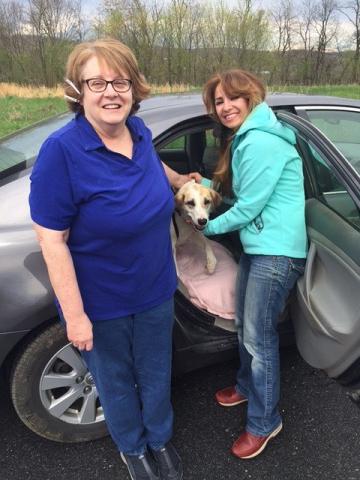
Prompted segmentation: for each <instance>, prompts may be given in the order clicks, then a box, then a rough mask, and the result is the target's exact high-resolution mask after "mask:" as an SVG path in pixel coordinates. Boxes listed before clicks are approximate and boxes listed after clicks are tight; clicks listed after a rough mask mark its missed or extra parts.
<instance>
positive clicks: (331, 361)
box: [0, 94, 360, 442]
mask: <svg viewBox="0 0 360 480" xmlns="http://www.w3.org/2000/svg"><path fill="white" fill-rule="evenodd" d="M267 101H268V103H269V104H270V106H271V107H272V108H273V109H274V111H275V112H276V114H277V116H278V118H279V119H280V120H281V121H282V122H284V123H285V124H287V125H288V126H290V127H291V128H292V129H293V130H294V131H295V133H296V136H297V149H298V151H299V154H300V156H301V158H302V159H303V165H304V177H305V192H306V199H307V200H306V221H307V231H308V237H309V244H310V249H309V255H308V258H307V264H306V270H305V274H304V276H303V277H302V278H300V280H299V281H298V284H297V288H296V290H295V291H294V293H293V295H292V296H291V298H290V301H289V304H288V305H287V308H286V310H285V312H284V314H283V315H282V317H281V318H280V319H279V330H280V333H281V340H282V342H283V343H289V342H291V341H292V340H293V338H294V336H295V339H296V344H297V347H298V349H299V352H300V354H301V355H302V356H303V358H304V359H305V360H306V361H307V362H308V363H309V364H310V365H312V366H313V367H316V368H319V369H322V370H324V371H325V372H326V373H327V374H328V375H329V376H330V377H332V378H336V379H338V380H339V381H341V382H343V383H352V382H356V381H358V380H359V378H360V102H359V101H355V100H345V99H339V98H334V97H316V96H304V95H290V94H289V95H288V94H279V95H270V96H269V97H268V98H267ZM139 115H140V116H141V117H142V118H143V119H144V121H145V123H146V124H147V125H148V126H149V127H150V128H151V129H152V132H153V136H154V144H155V146H156V149H157V151H158V153H159V155H160V158H161V159H162V160H163V161H164V162H166V163H167V164H168V165H169V166H171V167H172V168H174V169H175V170H177V171H178V172H180V173H187V172H189V171H200V172H201V173H202V174H203V175H205V176H207V177H211V175H212V172H213V170H214V167H215V165H216V160H217V142H216V138H215V136H214V134H213V129H214V124H213V122H212V121H211V119H210V118H209V117H208V116H207V115H206V113H205V110H204V107H203V104H202V101H201V97H200V95H184V96H182V95H178V96H163V97H157V98H156V97H155V98H152V99H149V100H147V101H144V102H143V103H142V106H141V110H140V112H139ZM70 118H71V114H70V113H69V114H64V115H60V116H58V117H55V118H53V119H50V120H47V121H44V122H42V123H39V124H37V125H35V126H33V127H31V128H28V129H25V130H23V131H21V132H19V133H17V134H15V135H11V136H9V137H7V138H5V139H3V140H2V141H0V307H1V310H0V365H1V364H2V365H3V368H4V369H5V370H6V372H7V373H8V375H9V382H10V392H11V397H12V401H13V404H14V407H15V409H16V411H17V413H18V415H19V417H20V418H21V420H22V421H23V422H24V423H25V424H26V425H27V426H28V427H29V428H31V429H32V430H33V431H34V432H36V433H37V434H39V435H41V436H43V437H45V438H48V439H51V440H56V441H61V442H76V441H85V440H90V439H94V438H98V437H101V436H103V435H105V434H106V427H105V423H104V416H103V411H102V408H101V404H100V402H99V399H98V395H97V391H96V387H95V385H94V382H93V379H92V377H91V375H90V374H89V372H88V371H87V368H86V365H85V364H84V362H83V361H82V359H81V356H80V355H79V352H78V351H77V350H76V349H74V347H73V346H72V345H70V344H69V342H68V341H67V339H66V335H65V332H64V330H63V328H62V326H61V324H60V322H59V321H58V319H57V312H56V309H55V306H54V298H53V292H52V289H51V286H50V283H49V279H48V276H47V271H46V268H45V264H44V262H43V259H42V255H41V253H40V250H39V246H38V244H37V241H36V239H35V235H34V232H33V230H32V225H31V221H30V216H29V208H28V201H27V199H28V194H29V174H30V171H31V166H32V165H33V163H34V160H35V158H36V155H37V152H38V150H39V147H40V145H41V143H42V142H43V141H44V140H45V138H46V137H47V136H48V135H49V134H50V133H51V132H52V131H53V130H55V129H57V128H59V127H61V126H62V125H64V124H65V123H66V122H68V121H69V120H70ZM49 181H51V179H49ZM216 240H217V241H219V242H221V243H223V244H224V245H226V246H227V248H228V249H229V250H230V251H231V252H232V254H233V256H234V257H235V258H236V259H237V258H239V256H240V254H241V245H240V244H239V241H238V236H237V235H232V234H228V235H222V236H218V237H216ZM294 334H295V335H294ZM236 346H237V339H236V334H235V332H234V324H233V322H231V321H228V320H224V319H222V318H219V317H216V316H214V315H211V314H209V313H208V312H206V311H204V310H200V309H199V308H197V307H196V306H194V305H193V304H192V303H191V302H190V301H189V299H188V296H187V292H186V291H185V290H184V289H179V291H178V292H177V294H176V327H175V331H174V371H175V372H186V371H188V370H191V369H194V368H198V367H202V366H204V365H209V364H211V363H214V362H219V361H223V360H227V359H229V358H230V357H233V356H234V355H236V352H237V348H236Z"/></svg>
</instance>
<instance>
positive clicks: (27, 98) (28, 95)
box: [0, 83, 360, 138]
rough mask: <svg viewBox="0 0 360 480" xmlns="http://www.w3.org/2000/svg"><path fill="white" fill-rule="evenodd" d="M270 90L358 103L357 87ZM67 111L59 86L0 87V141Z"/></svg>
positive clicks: (158, 88) (158, 90) (171, 89)
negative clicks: (338, 98)
mask: <svg viewBox="0 0 360 480" xmlns="http://www.w3.org/2000/svg"><path fill="white" fill-rule="evenodd" d="M199 90H200V88H199V87H194V86H191V85H183V84H179V85H172V86H170V85H169V84H165V85H152V86H151V91H152V94H168V93H183V92H193V91H199ZM269 90H271V91H276V92H294V93H306V94H312V95H316V94H320V95H331V96H334V95H335V96H339V97H347V98H357V99H360V86H359V85H320V86H310V87H307V86H294V85H285V86H274V87H271V88H270V89H269ZM66 110H67V105H66V102H65V101H64V99H63V90H62V87H61V86H58V87H57V88H53V89H49V88H45V87H31V86H30V87H27V86H20V85H16V84H11V83H0V111H1V112H3V115H1V116H0V138H1V137H4V136H5V135H8V134H9V133H13V132H15V131H16V130H19V129H21V128H24V127H26V126H28V125H32V124H33V123H35V122H37V121H39V120H43V119H45V118H48V117H51V116H53V115H56V114H57V113H62V112H64V111H66Z"/></svg>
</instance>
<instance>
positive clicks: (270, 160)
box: [194, 70, 307, 459]
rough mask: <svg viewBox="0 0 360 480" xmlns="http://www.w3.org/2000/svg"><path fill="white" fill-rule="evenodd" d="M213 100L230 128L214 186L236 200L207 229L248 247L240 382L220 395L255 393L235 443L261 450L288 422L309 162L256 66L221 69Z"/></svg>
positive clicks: (229, 398)
mask: <svg viewBox="0 0 360 480" xmlns="http://www.w3.org/2000/svg"><path fill="white" fill-rule="evenodd" d="M203 99H204V103H205V105H206V108H207V111H208V112H209V114H210V115H211V116H212V117H213V118H214V119H215V120H216V121H217V122H218V123H219V124H220V126H221V131H222V135H221V148H220V159H219V162H218V165H217V168H216V171H215V173H214V178H213V180H212V185H213V186H214V187H215V188H218V189H219V190H220V191H221V193H222V194H223V195H225V196H228V197H232V199H233V205H232V206H231V207H230V208H229V210H227V211H226V212H225V213H224V214H222V215H220V216H218V217H216V218H215V219H214V220H211V221H210V222H209V223H208V225H207V227H206V229H205V234H206V235H215V234H220V233H226V232H231V231H234V230H237V231H238V232H239V235H240V240H241V243H242V246H243V253H242V255H241V259H240V263H239V272H238V278H237V287H236V295H237V299H236V304H237V305H236V307H237V308H236V325H237V330H238V338H239V353H240V368H239V371H238V375H237V380H236V385H234V386H231V387H227V388H224V389H223V390H220V391H218V392H217V393H216V399H217V402H218V403H219V404H220V405H223V406H233V405H238V404H240V403H245V402H248V410H247V422H246V428H245V431H244V432H243V433H242V434H241V435H240V437H239V438H238V439H237V440H236V442H235V443H234V445H233V447H232V452H233V454H234V455H236V456H237V457H239V458H243V459H245V458H252V457H255V456H256V455H258V454H259V453H261V452H262V451H263V449H264V448H265V447H266V445H267V443H268V441H269V440H270V439H271V438H273V437H275V436H276V435H277V434H278V433H279V432H280V430H281V429H282V420H281V417H280V414H279V410H278V402H279V396H280V365H279V339H278V332H277V320H278V317H279V315H280V313H281V311H282V310H283V308H284V306H285V302H286V299H287V297H288V295H289V292H290V290H291V289H292V288H293V286H294V285H295V282H296V280H297V279H298V277H299V276H300V275H301V274H302V273H303V272H304V265H305V257H306V252H307V239H306V228H305V215H304V206H305V198H304V185H303V173H302V162H301V159H300V157H299V155H298V153H297V151H296V148H295V143H296V139H295V134H294V132H293V131H292V130H290V129H289V128H287V127H285V126H284V125H282V124H281V123H280V122H279V121H278V120H277V119H276V117H275V115H274V113H273V112H272V110H271V109H270V108H269V107H268V105H267V104H266V103H265V102H264V99H265V88H264V86H263V84H262V83H261V81H260V80H259V79H258V78H256V77H255V76H254V75H252V74H251V73H249V72H246V71H243V70H230V71H227V72H224V73H222V74H216V75H214V76H213V77H212V78H210V80H209V81H208V82H207V83H206V85H205V87H204V92H203ZM194 177H195V178H196V179H197V180H198V181H199V180H201V181H202V183H203V184H209V183H210V181H209V180H206V179H202V178H201V177H200V175H199V174H194Z"/></svg>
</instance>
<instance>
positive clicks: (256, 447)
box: [231, 423, 282, 459]
mask: <svg viewBox="0 0 360 480" xmlns="http://www.w3.org/2000/svg"><path fill="white" fill-rule="evenodd" d="M281 429H282V423H280V425H279V426H278V427H277V428H275V430H274V431H273V432H271V433H269V435H266V436H265V437H258V436H257V435H253V434H252V433H249V432H244V433H242V434H241V435H240V437H239V438H238V439H237V440H236V442H235V443H234V445H233V446H232V449H231V452H232V453H233V454H234V455H235V456H236V457H238V458H242V459H246V458H253V457H256V456H257V455H259V453H261V452H262V451H263V450H264V448H265V447H266V445H267V444H268V442H269V441H270V440H271V439H272V438H274V437H276V435H277V434H278V433H280V431H281Z"/></svg>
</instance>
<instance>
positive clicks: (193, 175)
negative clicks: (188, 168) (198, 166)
mask: <svg viewBox="0 0 360 480" xmlns="http://www.w3.org/2000/svg"><path fill="white" fill-rule="evenodd" d="M188 177H189V178H190V179H194V180H195V182H196V183H201V180H202V178H203V177H202V175H201V174H200V173H199V172H191V173H189V175H188Z"/></svg>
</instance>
